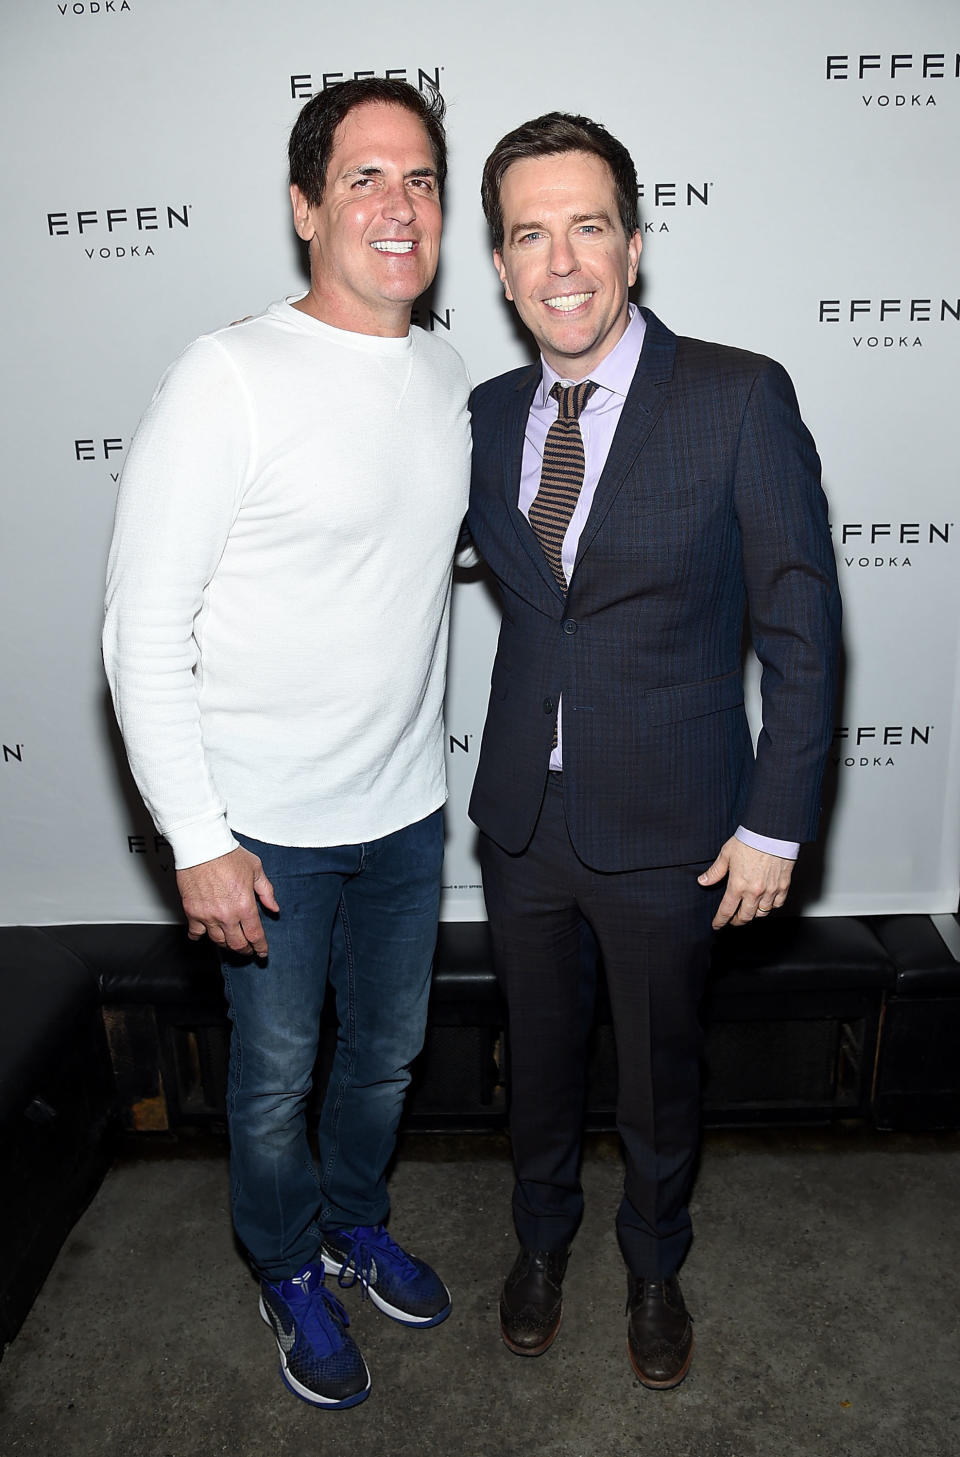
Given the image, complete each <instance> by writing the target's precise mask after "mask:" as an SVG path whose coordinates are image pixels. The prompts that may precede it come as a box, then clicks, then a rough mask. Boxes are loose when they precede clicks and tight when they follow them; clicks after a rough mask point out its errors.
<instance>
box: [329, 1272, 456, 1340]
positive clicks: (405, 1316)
mask: <svg viewBox="0 0 960 1457" xmlns="http://www.w3.org/2000/svg"><path fill="white" fill-rule="evenodd" d="M320 1258H321V1259H322V1261H323V1268H324V1271H325V1273H326V1274H328V1275H339V1274H340V1271H341V1270H342V1269H343V1261H342V1260H336V1259H333V1258H331V1257H330V1256H329V1255H325V1254H321V1257H320ZM351 1268H352V1267H351ZM366 1288H367V1294H368V1295H369V1296H370V1299H371V1300H372V1301H373V1303H374V1305H375V1306H376V1307H377V1309H378V1310H382V1311H383V1313H384V1315H388V1316H389V1317H390V1319H391V1320H395V1321H396V1322H397V1323H398V1324H399V1325H409V1326H416V1327H418V1328H419V1329H420V1330H427V1329H429V1327H430V1326H434V1325H439V1324H440V1322H441V1321H444V1320H446V1318H447V1316H448V1315H449V1314H450V1312H451V1310H452V1309H453V1300H452V1299H451V1296H450V1291H449V1290H447V1287H446V1285H444V1287H443V1288H444V1290H445V1291H446V1295H447V1303H446V1305H445V1306H444V1308H443V1309H442V1310H441V1311H438V1312H437V1314H436V1315H411V1314H410V1312H409V1311H408V1310H401V1309H400V1308H399V1307H398V1306H396V1305H391V1304H390V1302H389V1300H384V1298H383V1296H382V1295H378V1294H377V1291H376V1290H375V1289H374V1287H373V1286H372V1285H368V1286H367V1287H366Z"/></svg>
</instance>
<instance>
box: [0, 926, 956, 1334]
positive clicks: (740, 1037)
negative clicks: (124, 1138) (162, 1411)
mask: <svg viewBox="0 0 960 1457" xmlns="http://www.w3.org/2000/svg"><path fill="white" fill-rule="evenodd" d="M704 1017H705V1025H706V1035H705V1050H704V1062H705V1079H704V1118H705V1121H706V1122H707V1123H711V1124H750V1123H769V1122H793V1123H797V1122H827V1121H829V1120H831V1119H835V1118H838V1117H840V1118H843V1117H859V1118H866V1117H873V1118H874V1119H875V1121H876V1122H877V1124H878V1125H879V1126H880V1127H881V1128H941V1127H953V1128H955V1127H957V1126H958V1125H960V1059H958V1057H957V1054H956V1048H957V1046H958V1040H960V964H958V962H957V961H955V960H954V959H953V957H952V955H951V954H950V952H949V950H948V949H947V947H946V946H945V944H944V942H943V940H942V939H941V938H940V936H939V934H938V933H937V931H936V929H935V927H934V926H933V925H932V923H931V922H930V920H929V918H928V917H925V916H889V917H876V918H872V919H855V918H851V917H827V918H823V919H816V918H811V919H796V918H793V919H791V918H787V917H775V918H772V919H771V920H769V921H766V922H763V923H760V924H757V925H755V926H753V927H750V928H748V929H745V930H742V931H725V932H721V933H720V935H719V936H718V937H717V943H716V955H715V958H714V968H713V972H712V975H711V979H710V983H709V988H708V992H707V995H706V999H705V1005H704ZM503 1027H504V1011H503V1005H502V1002H501V998H500V994H499V990H498V988H497V984H496V980H495V977H494V975H493V972H492V969H491V963H490V944H489V932H488V929H487V926H486V924H485V923H483V922H478V923H467V922H462V923H454V924H447V925H444V926H442V927H441V929H440V936H439V941H438V947H437V957H436V968H435V974H434V980H433V989H432V994H431V1001H430V1016H429V1025H428V1032H427V1042H426V1046H425V1049H424V1053H423V1055H422V1057H421V1058H420V1060H419V1062H418V1065H417V1068H416V1069H415V1074H414V1079H413V1083H412V1086H411V1090H410V1094H409V1096H408V1099H407V1105H406V1112H405V1120H406V1124H407V1126H408V1127H414V1128H423V1129H432V1128H437V1129H440V1128H453V1129H469V1128H476V1127H485V1128H489V1127H496V1126H502V1125H503V1123H504V1122H505V1119H506V1109H507V1100H508V1089H507V1087H506V1081H507V1074H506V1068H507V1063H508V1059H507V1057H506V1053H505V1037H504V1031H503ZM228 1037H229V1023H228V1021H227V1017H226V1008H225V1004H224V997H223V989H222V983H221V979H220V973H219V969H218V966H217V962H216V958H215V956H214V954H213V951H212V948H211V947H210V946H209V945H208V944H207V943H206V942H198V943H193V942H190V941H189V940H188V939H187V937H186V934H185V932H184V930H183V928H182V927H181V926H172V925H166V926H144V925H89V926H51V927H7V928H0V1177H2V1179H3V1187H4V1197H3V1200H2V1202H0V1342H3V1341H6V1340H9V1339H11V1338H12V1335H13V1334H14V1333H15V1331H16V1329H17V1328H18V1326H19V1324H20V1322H21V1321H22V1319H23V1316H24V1315H25V1313H26V1311H27V1310H28V1309H29V1305H30V1302H31V1301H32V1299H33V1296H34V1294H35V1293H36V1291H37V1289H39V1286H40V1284H41V1283H42V1281H43V1279H44V1277H45V1275H46V1272H47V1270H48V1269H49V1267H50V1264H51V1263H52V1261H53V1259H54V1258H55V1256H56V1253H57V1250H58V1249H59V1246H60V1243H61V1242H62V1239H63V1237H64V1236H65V1234H66V1233H67V1231H68V1230H69V1228H70V1227H71V1225H72V1223H73V1222H74V1220H75V1219H76V1217H77V1215H78V1214H79V1212H80V1211H81V1209H82V1208H83V1207H84V1204H85V1203H86V1201H87V1200H88V1199H89V1198H90V1197H91V1196H92V1194H93V1193H94V1192H95V1190H96V1187H97V1185H98V1183H99V1180H100V1178H101V1177H102V1175H103V1173H104V1171H105V1169H106V1168H107V1167H108V1165H109V1162H110V1159H111V1157H112V1152H113V1140H112V1133H113V1131H114V1129H115V1128H116V1126H117V1115H118V1110H119V1115H120V1116H121V1117H122V1120H123V1122H124V1124H125V1126H126V1127H127V1128H128V1129H133V1130H139V1131H150V1130H174V1131H175V1130H177V1129H180V1128H186V1127H189V1126H191V1125H206V1126H210V1125H211V1124H222V1123H223V1122H224V1117H225V1107H224V1103H225V1093H226V1080H227V1047H228ZM334 1037H335V1015H334V1013H333V1009H332V1008H331V1009H330V1015H329V1016H328V1017H326V1018H325V1034H324V1039H323V1047H322V1049H321V1057H320V1059H319V1064H318V1070H317V1079H316V1082H317V1086H318V1088H319V1087H320V1086H321V1085H322V1082H323V1077H324V1069H325V1066H326V1065H328V1063H329V1057H330V1053H331V1049H332V1043H333V1039H334ZM615 1089H616V1053H615V1050H614V1047H613V1037H612V1029H611V1028H610V1025H609V1012H608V1010H607V1007H606V1003H605V999H604V996H603V994H602V991H601V995H600V996H599V998H598V1009H597V1019H596V1026H595V1028H594V1050H593V1058H592V1064H591V1069H590V1088H589V1098H588V1120H589V1123H590V1124H591V1126H593V1127H595V1128H610V1127H612V1126H613V1124H614V1103H615Z"/></svg>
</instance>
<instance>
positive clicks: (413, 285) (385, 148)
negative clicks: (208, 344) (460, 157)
mask: <svg viewBox="0 0 960 1457" xmlns="http://www.w3.org/2000/svg"><path fill="white" fill-rule="evenodd" d="M290 195H291V200H292V202H293V216H294V223H295V226H296V229H297V232H298V234H299V235H300V237H301V238H303V239H304V241H306V242H308V243H309V244H310V279H311V290H310V292H311V297H312V300H313V301H314V302H315V303H316V305H317V307H318V311H319V315H320V317H321V318H322V319H323V320H324V321H325V322H326V323H328V324H333V325H334V327H335V328H339V329H350V330H352V331H353V332H354V333H359V334H381V335H394V336H396V335H402V334H405V333H406V332H407V329H408V328H409V324H410V306H411V304H412V303H413V302H414V300H415V299H417V298H419V296H420V294H422V293H423V291H424V289H426V288H428V287H429V286H430V284H431V283H432V282H433V277H434V274H435V273H436V271H437V261H438V257H439V249H440V232H441V227H442V217H441V212H440V195H439V191H438V188H437V175H436V167H435V162H434V157H433V153H432V150H431V147H430V139H429V137H428V136H427V132H426V129H425V128H424V126H423V123H422V122H421V121H420V119H419V118H418V117H416V116H415V115H414V114H413V112H411V111H408V110H407V109H406V107H404V106H394V105H390V104H384V103H381V102H369V103H366V104H364V105H362V106H356V107H354V108H353V110H352V111H350V112H348V113H347V115H346V116H345V117H344V119H343V121H342V122H341V123H340V126H339V127H338V128H337V133H336V142H335V144H334V148H333V153H332V155H331V157H330V165H329V167H328V168H327V180H326V186H325V188H324V192H323V200H322V201H321V202H320V203H319V204H317V205H311V204H309V203H308V202H307V200H306V198H305V197H304V196H303V194H302V193H301V191H300V189H299V188H298V187H296V186H293V187H291V189H290ZM305 302H306V301H305Z"/></svg>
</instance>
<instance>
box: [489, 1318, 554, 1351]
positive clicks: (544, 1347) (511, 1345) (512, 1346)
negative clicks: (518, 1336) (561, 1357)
mask: <svg viewBox="0 0 960 1457" xmlns="http://www.w3.org/2000/svg"><path fill="white" fill-rule="evenodd" d="M562 1324H563V1311H562V1310H561V1312H560V1315H559V1317H558V1319H557V1323H556V1325H555V1326H554V1328H553V1330H552V1331H551V1332H550V1334H549V1335H548V1336H547V1338H546V1340H545V1341H541V1342H540V1344H539V1346H518V1345H517V1344H516V1342H515V1341H511V1339H510V1337H509V1336H508V1335H507V1333H506V1331H505V1330H504V1328H503V1321H502V1319H501V1321H500V1339H501V1340H502V1341H503V1344H504V1345H505V1346H506V1348H507V1350H508V1351H512V1352H513V1354H514V1355H515V1356H542V1355H543V1353H544V1351H549V1349H550V1347H551V1346H552V1345H553V1343H554V1341H555V1340H556V1339H557V1334H558V1332H559V1330H560V1327H561V1325H562Z"/></svg>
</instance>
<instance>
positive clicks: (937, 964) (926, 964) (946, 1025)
mask: <svg viewBox="0 0 960 1457" xmlns="http://www.w3.org/2000/svg"><path fill="white" fill-rule="evenodd" d="M954 924H956V918H954ZM872 926H873V929H874V931H875V932H876V935H877V937H878V938H879V940H880V941H881V943H882V945H883V946H884V948H885V950H886V951H887V952H888V954H889V955H890V957H891V958H892V960H893V962H894V965H895V968H896V976H895V979H894V983H893V986H892V987H891V988H890V991H889V993H888V995H887V997H886V999H885V1002H884V1009H883V1027H882V1032H881V1036H880V1038H879V1039H878V1047H877V1067H876V1078H875V1083H874V1089H873V1103H872V1106H873V1115H874V1118H875V1121H876V1124H877V1127H878V1128H887V1129H893V1128H902V1129H910V1128H913V1129H933V1128H957V1127H958V1126H960V962H957V961H955V960H954V958H953V956H952V955H951V953H950V951H949V950H948V948H947V946H946V944H945V942H944V940H943V938H942V937H941V936H940V934H939V932H938V931H937V929H936V927H935V926H934V925H933V924H932V923H931V922H930V921H929V920H928V919H927V917H925V916H883V917H877V918H876V919H875V920H874V921H873V922H872Z"/></svg>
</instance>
